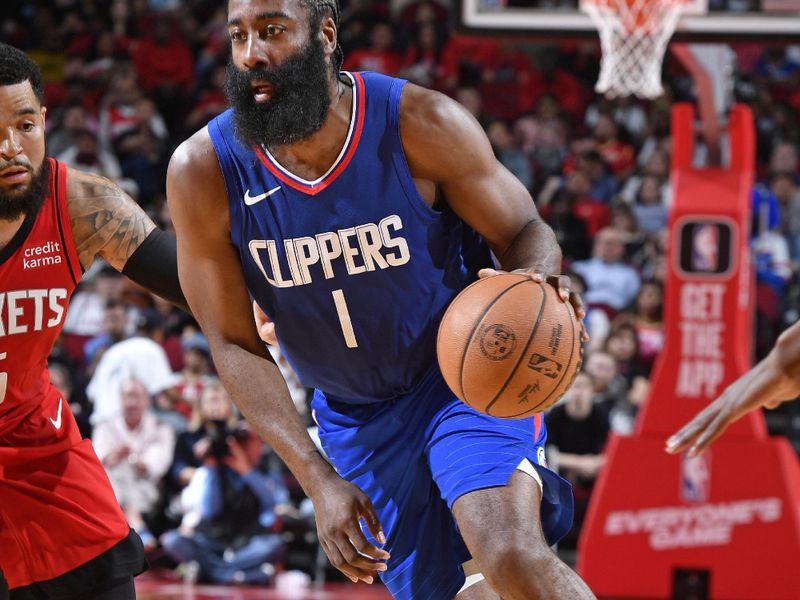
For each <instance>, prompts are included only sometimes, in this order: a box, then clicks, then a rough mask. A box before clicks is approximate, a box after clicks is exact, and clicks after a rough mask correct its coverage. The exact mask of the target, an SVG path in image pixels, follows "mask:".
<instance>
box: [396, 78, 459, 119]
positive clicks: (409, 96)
mask: <svg viewBox="0 0 800 600" xmlns="http://www.w3.org/2000/svg"><path fill="white" fill-rule="evenodd" d="M465 112H466V109H464V107H463V106H461V105H460V104H459V103H458V102H456V101H455V100H453V99H452V98H450V97H449V96H447V95H445V94H443V93H441V92H437V91H436V90H430V89H428V88H425V87H422V86H419V85H416V84H414V83H406V85H405V86H403V93H402V96H401V97H400V118H401V120H403V121H409V120H413V121H420V122H425V121H427V122H431V121H433V122H434V123H447V122H449V121H452V120H457V119H459V118H463V116H464V113H465Z"/></svg>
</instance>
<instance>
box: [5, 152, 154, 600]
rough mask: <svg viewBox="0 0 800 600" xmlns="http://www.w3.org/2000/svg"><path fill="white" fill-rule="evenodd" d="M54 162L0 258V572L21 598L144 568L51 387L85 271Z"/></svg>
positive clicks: (98, 470) (61, 173)
mask: <svg viewBox="0 0 800 600" xmlns="http://www.w3.org/2000/svg"><path fill="white" fill-rule="evenodd" d="M48 160H49V162H50V168H51V176H50V186H49V187H50V189H49V192H48V194H47V197H46V198H45V199H44V202H43V204H42V207H41V208H40V210H39V212H38V214H36V215H33V216H32V217H29V218H27V219H26V220H25V222H24V223H23V225H22V227H21V228H20V230H19V232H18V233H17V234H16V235H15V236H14V238H13V239H12V240H11V242H9V244H8V245H7V246H6V247H5V248H4V249H3V250H2V251H0V570H1V571H3V573H4V575H5V578H6V581H8V584H9V587H10V588H11V590H12V593H13V591H14V590H15V589H17V588H19V589H20V592H19V594H20V595H19V597H20V598H28V597H31V598H32V597H36V598H40V597H48V598H49V597H55V596H56V595H57V596H58V597H67V596H69V597H70V598H74V597H83V592H84V591H85V590H84V589H83V587H82V586H86V585H96V582H97V581H105V578H108V577H127V576H128V575H134V574H137V573H139V572H141V571H142V569H143V568H144V554H143V553H142V551H141V542H140V541H138V538H137V539H136V540H134V541H133V542H130V543H128V545H127V546H126V545H125V542H124V540H126V539H127V538H128V537H129V531H130V530H129V528H128V524H127V522H126V521H125V516H124V515H123V513H122V511H121V510H120V508H119V504H117V502H116V498H115V497H114V491H113V489H112V487H111V483H110V482H109V480H108V476H107V475H106V473H105V470H104V469H103V465H102V464H101V463H100V461H99V460H98V459H97V455H96V454H95V453H94V450H93V448H92V445H91V443H90V442H89V440H81V436H80V432H79V431H78V426H77V423H76V422H75V418H74V417H73V416H72V412H71V411H70V407H69V406H68V405H67V402H66V401H65V400H64V399H63V398H62V397H61V394H60V393H59V392H58V390H57V389H56V388H55V387H53V386H52V385H50V375H49V373H48V370H47V357H48V355H49V354H50V350H51V349H52V347H53V344H54V343H55V341H56V338H57V337H58V335H59V333H60V331H61V327H62V326H63V324H64V317H65V316H66V311H67V305H68V304H69V300H70V297H71V296H72V292H73V290H74V289H75V286H76V285H77V282H78V279H79V278H80V275H81V268H80V263H79V262H78V255H77V252H76V250H75V243H74V241H73V239H72V228H71V227H70V223H69V217H68V214H67V185H66V182H67V168H66V166H65V165H63V164H61V163H59V162H57V161H55V160H52V159H48ZM134 537H135V536H134ZM120 548H122V550H119V549H120ZM126 548H127V550H126ZM114 549H116V550H114ZM106 552H110V553H111V554H110V555H109V556H108V557H107V558H106V559H102V560H100V559H98V561H95V560H94V559H97V558H98V557H99V556H101V555H103V554H105V553H106ZM115 553H116V554H115ZM112 555H113V556H112ZM109 560H111V561H114V569H113V570H109V568H108V561H109ZM79 567H80V568H81V569H82V570H81V571H80V572H78V571H76V569H78V568H79ZM87 582H89V583H87Z"/></svg>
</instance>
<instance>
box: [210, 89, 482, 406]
mask: <svg viewBox="0 0 800 600" xmlns="http://www.w3.org/2000/svg"><path fill="white" fill-rule="evenodd" d="M345 75H346V76H347V77H349V79H350V80H351V81H352V83H353V113H352V116H351V123H350V130H349V132H348V135H347V141H346V142H345V145H344V148H343V149H342V152H341V153H340V154H339V157H338V158H337V160H336V162H335V163H334V164H333V166H332V167H331V168H330V170H329V171H328V172H327V173H326V174H325V175H323V176H322V177H320V178H319V179H317V180H315V181H306V180H304V179H300V178H299V177H296V176H295V175H293V174H291V173H289V172H288V171H286V170H285V169H284V168H283V167H281V165H280V164H278V163H277V161H276V160H275V159H274V158H273V157H272V156H271V155H270V154H269V152H268V151H267V149H266V148H264V147H252V148H251V147H246V146H244V145H243V144H242V143H241V142H240V141H239V140H238V138H236V137H235V134H234V130H233V119H232V113H231V111H230V110H229V111H227V112H225V113H223V114H222V115H220V116H218V117H217V118H215V119H214V120H213V121H211V122H210V123H209V125H208V130H209V133H210V135H211V140H212V142H213V144H214V149H215V151H216V153H217V156H218V158H219V162H220V165H221V168H222V172H223V175H224V177H225V186H226V188H227V192H228V199H229V205H230V215H231V239H232V241H233V244H234V245H235V246H236V248H237V249H238V250H239V256H240V258H241V262H242V265H243V269H244V274H245V278H246V281H247V286H248V289H249V291H250V293H251V294H252V296H253V298H255V300H256V301H257V302H258V304H259V305H260V306H261V307H262V309H263V310H264V312H266V313H267V314H268V315H269V316H270V318H272V319H273V320H274V321H275V327H276V332H277V336H278V341H279V343H280V346H281V349H282V350H283V351H284V353H285V354H286V356H287V358H288V360H289V362H290V363H291V365H292V367H293V368H294V369H295V371H296V372H297V374H298V376H299V377H300V380H301V381H302V382H303V384H304V385H307V386H310V387H315V388H317V389H319V390H321V391H323V392H324V393H325V394H326V395H327V396H328V397H329V398H331V399H334V400H340V401H343V402H351V403H364V402H374V401H376V400H383V399H389V398H393V397H396V396H398V395H401V394H404V393H406V392H408V391H410V390H411V389H412V388H413V387H414V385H415V384H416V383H417V381H418V380H419V379H420V378H421V377H422V375H423V374H424V373H425V372H426V371H427V370H429V369H430V368H431V367H432V365H433V364H434V363H435V361H436V333H437V329H438V326H439V321H440V320H441V317H442V315H443V313H444V311H445V309H446V307H447V305H448V304H449V303H450V301H451V300H452V299H453V297H454V296H455V295H456V294H457V293H458V292H459V291H460V290H461V289H463V288H464V287H465V286H466V285H467V284H468V283H470V282H471V281H473V280H474V279H475V278H476V276H477V270H478V269H479V268H481V267H484V266H489V265H490V264H491V261H490V256H489V251H488V249H487V247H486V245H485V243H484V242H483V240H482V239H481V238H480V237H479V236H478V235H477V234H476V233H475V232H474V231H473V230H471V229H470V228H469V227H468V226H467V225H465V224H464V223H463V222H462V221H461V220H460V219H459V218H458V217H457V216H456V215H455V214H454V213H453V212H452V211H451V210H449V209H445V210H444V211H442V212H439V211H434V210H432V209H431V208H429V207H428V206H427V204H426V203H425V201H424V200H423V199H422V198H421V197H420V196H419V194H418V193H417V189H416V187H415V184H414V181H413V179H412V177H411V174H410V172H409V168H408V165H407V163H406V159H405V155H404V153H403V147H402V144H401V141H400V127H399V106H400V94H401V92H402V89H403V85H404V84H405V82H404V81H402V80H399V79H393V78H390V77H386V76H383V75H378V74H374V73H361V74H359V73H345Z"/></svg>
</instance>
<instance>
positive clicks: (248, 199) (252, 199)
mask: <svg viewBox="0 0 800 600" xmlns="http://www.w3.org/2000/svg"><path fill="white" fill-rule="evenodd" d="M279 189H281V186H278V187H274V188H272V189H271V190H270V191H268V192H264V193H263V194H259V195H258V196H251V195H250V190H247V191H246V192H245V193H244V203H245V204H246V205H247V206H253V204H257V203H258V202H261V201H262V200H263V199H264V198H267V197H268V196H271V195H272V194H274V193H275V192H277V191H278V190H279Z"/></svg>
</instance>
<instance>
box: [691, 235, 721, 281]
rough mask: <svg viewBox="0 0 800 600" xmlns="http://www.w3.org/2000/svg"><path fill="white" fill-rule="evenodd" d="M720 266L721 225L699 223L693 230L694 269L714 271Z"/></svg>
mask: <svg viewBox="0 0 800 600" xmlns="http://www.w3.org/2000/svg"><path fill="white" fill-rule="evenodd" d="M718 267H719V227H718V226H717V225H714V224H708V223H706V224H703V225H699V224H698V225H697V226H696V227H695V229H694V231H693V232H692V271H705V272H708V273H714V272H716V271H717V270H718Z"/></svg>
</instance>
